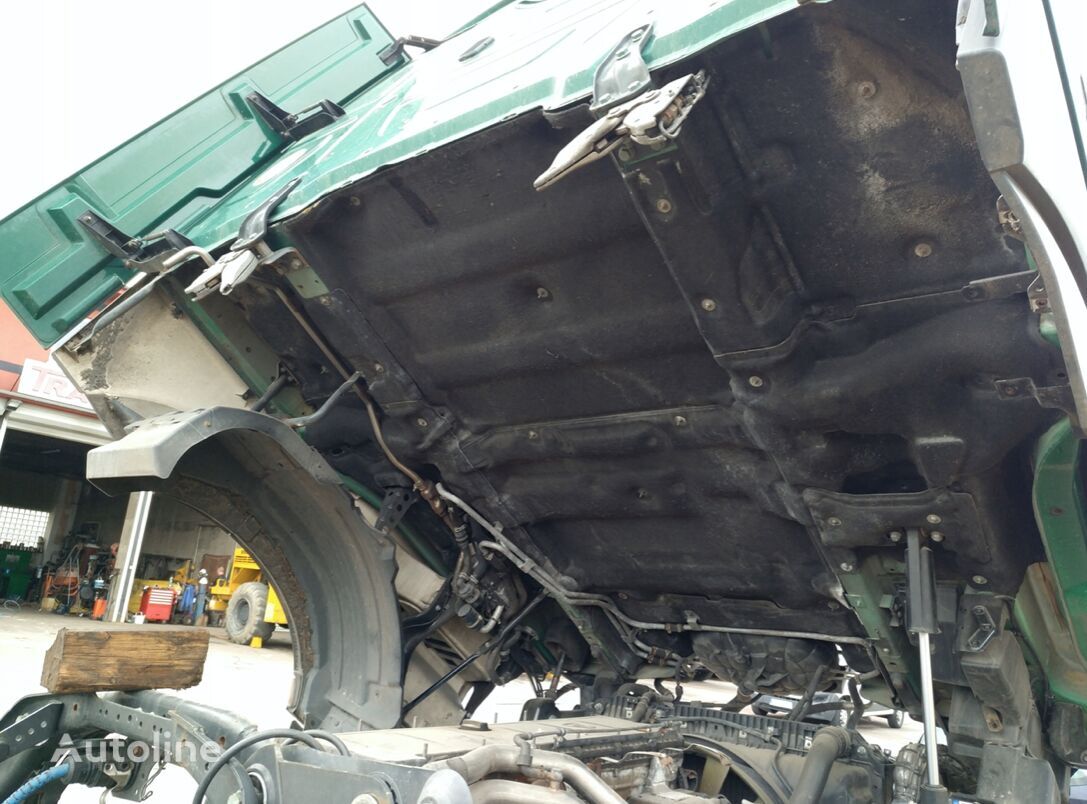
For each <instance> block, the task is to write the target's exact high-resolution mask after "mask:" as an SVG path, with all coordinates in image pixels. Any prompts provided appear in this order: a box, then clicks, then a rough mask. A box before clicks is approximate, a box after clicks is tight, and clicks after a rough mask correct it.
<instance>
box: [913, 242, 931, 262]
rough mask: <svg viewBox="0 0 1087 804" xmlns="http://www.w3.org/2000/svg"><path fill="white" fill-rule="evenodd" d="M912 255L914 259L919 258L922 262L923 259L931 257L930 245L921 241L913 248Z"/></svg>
mask: <svg viewBox="0 0 1087 804" xmlns="http://www.w3.org/2000/svg"><path fill="white" fill-rule="evenodd" d="M913 254H914V256H915V257H919V258H921V259H922V260H923V259H925V257H931V256H932V243H927V242H925V241H924V240H922V241H921V242H920V243H916V244H915V245H914V247H913Z"/></svg>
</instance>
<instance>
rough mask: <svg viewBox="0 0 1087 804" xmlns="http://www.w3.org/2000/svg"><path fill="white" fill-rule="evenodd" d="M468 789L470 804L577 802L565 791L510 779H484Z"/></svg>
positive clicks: (564, 803)
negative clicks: (470, 793) (470, 796)
mask: <svg viewBox="0 0 1087 804" xmlns="http://www.w3.org/2000/svg"><path fill="white" fill-rule="evenodd" d="M468 789H469V790H470V791H471V792H472V804H566V802H571V803H572V802H577V801H578V800H579V799H576V798H572V797H570V796H569V795H568V794H567V793H566V791H565V790H554V789H552V788H550V787H541V786H540V785H538V784H525V783H524V782H515V781H513V780H512V779H484V780H483V781H482V782H476V783H475V784H473V785H471V786H470V787H469V788H468Z"/></svg>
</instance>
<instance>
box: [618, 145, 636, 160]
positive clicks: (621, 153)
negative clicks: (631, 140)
mask: <svg viewBox="0 0 1087 804" xmlns="http://www.w3.org/2000/svg"><path fill="white" fill-rule="evenodd" d="M616 155H617V156H618V157H619V161H620V162H629V161H630V158H631V157H632V156H634V154H632V153H631V152H630V149H629V148H620V149H619V150H618V151H617V152H616Z"/></svg>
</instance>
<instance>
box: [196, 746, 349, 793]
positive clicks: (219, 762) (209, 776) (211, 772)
mask: <svg viewBox="0 0 1087 804" xmlns="http://www.w3.org/2000/svg"><path fill="white" fill-rule="evenodd" d="M275 739H288V740H298V741H299V742H303V743H305V744H306V745H308V746H309V747H310V748H312V749H314V750H315V751H320V750H321V746H320V745H319V744H318V743H317V740H325V741H326V742H330V743H332V745H333V746H334V747H335V748H336V749H337V750H338V751H339V752H340V753H342V754H344V755H345V756H346V753H345V752H347V746H346V745H344V743H343V740H341V739H339V738H338V737H336V736H335V735H332V734H329V733H328V732H324V731H309V732H307V731H302V730H300V729H268V730H267V731H258V732H257V733H256V734H250V735H249V736H247V737H243V738H242V739H241V740H238V742H236V743H234V744H233V745H231V746H230V747H229V748H227V749H226V750H225V751H223V753H221V754H220V755H219V758H218V759H216V760H215V762H213V763H212V765H211V767H210V768H208V772H207V773H206V774H204V778H203V779H202V780H201V781H200V784H199V785H197V788H196V793H195V794H194V795H193V799H192V800H193V804H203V802H204V796H205V795H206V794H207V792H208V788H209V787H211V782H212V780H213V779H214V778H215V776H216V774H217V773H219V771H220V770H222V769H223V767H225V766H226V765H228V764H229V763H230V762H231V760H233V759H234V757H236V756H237V755H238V754H240V753H241V752H242V751H244V750H245V749H246V748H249V747H250V746H251V745H255V744H256V743H259V742H263V741H264V740H275ZM241 778H242V780H243V782H244V784H245V785H246V786H247V787H243V788H242V796H243V800H245V801H252V800H255V798H256V794H255V791H254V790H253V786H252V782H250V781H249V777H248V776H247V775H246V774H245V773H244V772H243V773H242V775H241Z"/></svg>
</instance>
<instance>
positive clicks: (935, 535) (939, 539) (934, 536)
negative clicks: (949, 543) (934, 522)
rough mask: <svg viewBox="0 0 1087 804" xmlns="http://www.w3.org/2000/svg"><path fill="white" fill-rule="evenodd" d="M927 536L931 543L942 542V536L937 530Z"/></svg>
mask: <svg viewBox="0 0 1087 804" xmlns="http://www.w3.org/2000/svg"><path fill="white" fill-rule="evenodd" d="M929 535H930V536H931V537H932V541H934V542H942V541H943V540H944V534H942V533H940V531H938V530H934V531H932V533H931V534H929Z"/></svg>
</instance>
